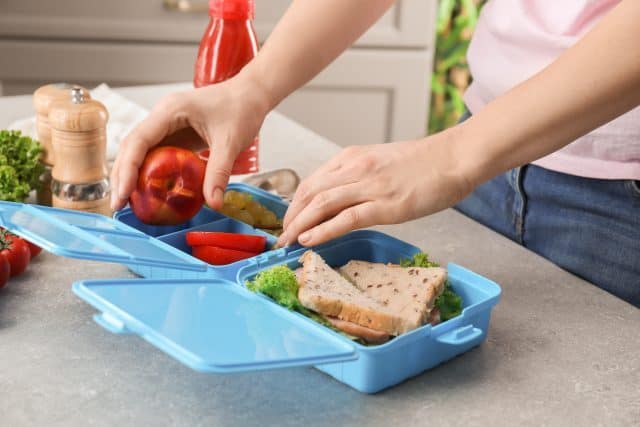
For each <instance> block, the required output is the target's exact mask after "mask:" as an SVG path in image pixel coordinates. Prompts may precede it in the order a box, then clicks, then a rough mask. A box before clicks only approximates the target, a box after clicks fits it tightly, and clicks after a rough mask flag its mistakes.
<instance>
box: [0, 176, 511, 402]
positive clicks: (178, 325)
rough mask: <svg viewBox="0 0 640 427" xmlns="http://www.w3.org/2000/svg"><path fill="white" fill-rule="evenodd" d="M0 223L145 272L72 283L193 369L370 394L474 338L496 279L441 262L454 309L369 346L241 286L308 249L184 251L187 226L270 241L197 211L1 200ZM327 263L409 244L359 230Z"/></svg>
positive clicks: (240, 187)
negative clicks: (174, 217) (304, 380)
mask: <svg viewBox="0 0 640 427" xmlns="http://www.w3.org/2000/svg"><path fill="white" fill-rule="evenodd" d="M229 188H230V189H234V190H236V191H243V192H248V193H250V194H251V195H252V196H253V198H254V199H256V200H257V201H259V202H261V203H263V204H264V205H266V206H267V207H269V208H270V209H271V210H272V211H274V212H275V213H276V215H278V216H282V215H283V214H284V211H285V210H286V208H287V205H286V203H284V202H283V201H281V200H280V199H279V198H277V197H275V196H273V195H272V194H269V193H267V192H264V191H262V190H260V189H257V188H255V187H251V186H248V185H244V184H232V185H230V186H229ZM0 225H2V226H3V227H5V228H7V229H9V230H11V231H12V232H14V233H16V234H18V235H20V236H22V237H25V238H27V239H29V240H31V241H32V242H34V243H36V244H38V245H40V246H41V247H43V248H44V249H46V250H48V251H50V252H53V253H56V254H59V255H63V256H68V257H73V258H79V259H90V260H102V261H108V262H116V263H120V264H124V265H126V266H127V267H128V268H130V269H131V270H132V271H134V272H136V273H138V274H140V275H141V276H143V277H145V279H113V280H93V281H81V282H77V283H74V284H73V291H74V292H75V293H76V294H77V295H78V296H79V297H80V298H82V299H83V300H85V301H86V302H88V303H89V304H91V305H92V306H93V307H95V308H96V309H97V310H98V312H99V313H98V314H96V315H95V316H94V319H95V321H96V322H97V323H98V324H100V325H101V326H103V327H104V328H106V329H108V330H109V331H111V332H114V333H122V334H124V333H133V334H137V335H140V336H141V337H142V338H144V339H145V340H147V341H148V342H150V343H151V344H153V345H154V346H156V347H158V348H160V349H161V350H163V351H164V352H166V353H167V354H169V355H171V356H172V357H174V358H176V359H177V360H179V361H180V362H182V363H184V364H185V365H187V366H189V367H191V368H193V369H195V370H197V371H201V372H213V373H233V372H246V371H256V370H264V369H276V368H287V367H293V366H315V367H316V368H317V369H319V370H321V371H323V372H325V373H327V374H329V375H331V376H332V377H334V378H336V379H337V380H338V381H341V382H343V383H345V384H348V385H349V386H351V387H353V388H355V389H357V390H359V391H362V392H365V393H375V392H378V391H380V390H383V389H385V388H388V387H390V386H393V385H395V384H398V383H400V382H402V381H404V380H406V379H407V378H410V377H412V376H415V375H418V374H420V373H421V372H423V371H425V370H427V369H430V368H432V367H434V366H436V365H438V364H440V363H443V362H445V361H447V360H449V359H451V358H452V357H454V356H456V355H459V354H461V353H464V352H466V351H467V350H469V349H471V348H473V347H475V346H477V345H479V344H480V343H481V342H482V341H483V340H484V339H485V337H486V334H487V330H488V327H489V320H490V316H491V309H492V308H493V306H495V304H497V302H498V300H499V297H500V287H499V286H498V285H497V284H496V283H494V282H492V281H490V280H488V279H486V278H484V277H482V276H480V275H478V274H475V273H473V272H471V271H469V270H467V269H465V268H463V267H461V266H459V265H456V264H453V263H450V264H448V265H447V270H448V277H449V281H450V283H451V285H452V286H453V288H454V290H455V291H456V292H457V293H458V294H459V295H460V296H461V297H462V300H463V307H464V309H463V312H462V314H461V315H460V316H458V317H455V318H453V319H450V320H448V321H446V322H443V323H441V324H439V325H437V326H431V325H425V326H422V327H420V328H418V329H416V330H414V331H411V332H409V333H406V334H403V335H401V336H399V337H396V338H394V339H392V340H391V341H389V342H387V343H385V344H382V345H377V346H364V345H361V344H358V343H356V342H353V341H351V340H349V339H347V338H346V337H344V336H342V335H340V334H338V333H336V332H334V331H332V330H330V329H328V328H326V327H324V326H322V325H320V324H318V323H316V322H315V321H313V320H311V319H309V318H307V317H305V316H303V315H301V314H299V313H296V312H292V311H289V310H287V309H286V308H284V307H281V306H279V305H278V304H276V303H274V302H273V301H271V300H270V299H269V298H268V297H266V296H263V295H260V294H255V293H253V292H251V291H249V290H248V289H246V288H245V285H244V284H245V282H246V281H247V280H251V279H252V278H253V277H254V276H255V275H256V274H257V273H258V272H260V271H262V270H265V269H268V268H270V267H272V266H274V265H280V264H287V265H289V266H290V267H292V268H296V267H297V266H299V264H298V261H297V260H298V258H299V257H300V256H301V255H302V253H304V251H305V250H307V249H306V248H303V247H301V246H291V247H287V248H280V249H277V250H270V251H266V252H264V253H262V254H260V255H258V256H256V257H253V258H249V259H246V260H242V261H238V262H235V263H232V264H229V265H226V266H211V265H208V264H206V263H203V262H202V261H200V260H198V259H196V258H194V257H192V256H191V255H189V250H188V247H187V246H186V243H185V233H186V232H187V231H191V230H203V231H230V232H239V233H249V234H260V235H265V236H267V240H268V245H269V247H270V246H271V244H272V243H274V242H275V238H274V237H273V236H271V235H268V234H267V233H264V232H262V231H260V230H256V229H254V228H253V227H251V226H249V225H247V224H244V223H241V222H239V221H236V220H233V219H231V218H227V217H225V216H223V215H221V214H219V213H217V212H215V211H213V210H210V209H208V208H203V209H202V210H201V211H200V213H198V215H196V216H195V217H194V218H193V219H192V220H191V221H189V222H188V223H186V224H182V225H180V226H175V227H173V226H172V227H157V226H148V225H146V224H142V223H140V222H139V221H138V220H137V218H135V216H133V214H132V213H131V211H130V210H129V209H124V210H123V211H120V212H118V213H117V214H116V215H115V218H114V219H112V218H107V217H104V216H101V215H96V214H89V213H84V212H77V211H69V210H62V209H55V208H47V207H42V206H35V205H25V204H19V203H11V202H0ZM313 249H314V250H315V251H316V252H318V253H319V254H320V255H321V256H322V257H323V258H324V259H325V260H326V261H327V263H328V264H329V265H331V266H334V267H337V266H341V265H343V264H346V263H347V262H348V261H349V260H352V259H360V260H365V261H371V262H383V263H387V262H392V263H397V262H398V261H399V260H400V258H408V257H410V256H412V255H413V254H414V253H416V252H419V249H418V248H416V247H415V246H412V245H410V244H408V243H406V242H403V241H400V240H398V239H395V238H393V237H391V236H388V235H386V234H383V233H380V232H376V231H369V230H362V231H355V232H352V233H349V234H347V235H344V236H342V237H340V238H338V239H335V240H332V241H330V242H327V243H325V244H322V245H319V246H316V247H314V248H313Z"/></svg>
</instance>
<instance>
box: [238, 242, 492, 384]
mask: <svg viewBox="0 0 640 427" xmlns="http://www.w3.org/2000/svg"><path fill="white" fill-rule="evenodd" d="M306 250H307V249H306V248H300V249H297V250H294V251H292V252H290V253H289V254H288V255H287V256H286V258H285V259H284V260H283V262H282V264H286V265H288V266H289V267H290V268H292V269H296V268H298V267H300V263H299V262H298V259H299V258H300V256H301V255H302V254H303V253H304V252H305V251H306ZM313 250H314V251H315V252H317V253H318V254H319V255H320V256H322V258H323V259H324V260H325V261H326V262H327V264H329V265H330V266H331V267H334V268H337V267H340V266H342V265H344V264H346V263H347V262H349V261H350V260H362V261H369V262H379V263H393V264H397V263H399V262H400V260H401V259H402V258H410V257H412V256H413V254H415V253H417V252H419V249H418V248H416V247H415V246H413V245H410V244H408V243H405V242H402V241H400V240H398V239H395V238H392V237H390V236H387V235H385V234H382V233H378V232H374V231H368V230H362V231H355V232H352V233H349V234H347V235H345V236H343V237H341V238H338V239H336V240H334V241H332V242H328V243H326V244H323V245H320V246H317V247H315V248H313ZM274 265H275V264H274ZM264 269H265V267H264V266H261V265H249V266H247V267H244V268H242V269H241V270H240V271H239V272H238V278H237V282H238V283H245V282H246V281H247V280H252V279H253V278H254V277H255V274H257V273H258V272H260V271H263V270H264ZM447 270H448V280H449V282H450V284H451V286H452V287H453V289H454V291H456V293H458V294H459V295H460V296H461V298H462V305H463V312H462V314H461V315H459V316H457V317H455V318H453V319H449V320H448V321H446V322H443V323H440V324H439V325H436V326H433V327H432V326H431V325H425V326H422V327H420V328H418V329H416V330H414V331H411V332H409V333H406V334H403V335H401V336H399V337H395V338H393V339H392V340H390V341H389V342H387V343H385V344H381V345H376V346H365V345H361V344H359V343H356V342H353V341H351V340H349V339H348V338H346V337H344V336H342V335H340V334H337V335H338V336H339V337H340V338H341V339H343V340H344V341H345V342H350V343H352V344H353V345H354V347H355V348H356V351H357V353H358V359H356V360H353V361H348V362H339V363H332V364H322V365H317V366H316V368H318V369H319V370H321V371H323V372H325V373H327V374H329V375H331V376H332V377H334V378H336V379H337V380H338V381H341V382H343V383H345V384H348V385H350V386H351V387H353V388H355V389H357V390H359V391H362V392H365V393H375V392H378V391H380V390H383V389H385V388H388V387H390V386H393V385H395V384H398V383H399V382H402V381H404V380H406V379H408V378H410V377H413V376H415V375H418V374H420V373H421V372H424V371H426V370H428V369H431V368H433V367H434V366H437V365H439V364H440V363H443V362H445V361H447V360H449V359H451V358H452V357H455V356H457V355H459V354H462V353H464V352H466V351H468V350H469V349H471V348H473V347H475V346H477V345H479V344H480V343H481V342H482V341H483V340H484V339H485V337H486V331H487V329H488V326H489V320H490V313H491V309H492V308H493V306H494V305H495V304H496V303H497V302H498V298H499V295H500V288H499V286H498V285H496V284H495V283H493V282H491V281H489V280H487V279H485V278H483V277H482V276H479V275H477V274H475V273H472V272H471V271H469V270H466V269H464V268H462V267H460V266H458V265H456V264H453V263H451V264H449V265H448V266H447ZM263 297H264V298H265V299H267V300H268V301H269V302H270V303H272V304H276V303H275V302H274V301H273V300H271V299H270V298H268V297H266V296H263ZM298 316H299V317H300V318H301V319H303V320H306V321H311V322H314V323H315V321H313V320H311V319H308V318H306V317H305V316H303V315H300V314H299V315H298ZM318 326H319V327H323V326H322V325H319V324H318Z"/></svg>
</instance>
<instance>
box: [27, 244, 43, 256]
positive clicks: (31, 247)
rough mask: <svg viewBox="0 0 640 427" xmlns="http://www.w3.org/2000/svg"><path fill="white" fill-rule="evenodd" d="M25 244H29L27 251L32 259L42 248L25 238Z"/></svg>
mask: <svg viewBox="0 0 640 427" xmlns="http://www.w3.org/2000/svg"><path fill="white" fill-rule="evenodd" d="M25 242H27V245H29V252H30V253H31V259H34V258H35V257H36V256H37V255H38V254H39V253H40V252H42V248H41V247H40V246H38V245H35V244H33V243H31V242H30V241H28V240H25Z"/></svg>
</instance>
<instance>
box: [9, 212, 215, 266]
mask: <svg viewBox="0 0 640 427" xmlns="http://www.w3.org/2000/svg"><path fill="white" fill-rule="evenodd" d="M0 226H2V227H4V228H6V229H8V230H11V232H12V233H14V234H17V235H19V236H21V237H24V238H25V239H27V240H29V241H31V242H32V243H35V244H36V245H38V246H40V247H42V248H43V249H46V250H47V251H49V252H52V253H54V254H56V255H62V256H66V257H69V258H78V259H88V260H94V261H107V262H115V263H119V264H125V265H144V266H152V267H163V268H171V269H176V270H189V271H206V270H207V264H206V263H204V262H202V261H200V260H198V259H196V258H194V257H191V256H189V255H188V254H186V253H184V252H182V251H180V250H177V249H175V248H173V247H172V246H170V245H168V244H166V243H164V242H161V241H159V240H158V239H154V238H152V237H151V236H148V235H147V234H145V233H143V232H141V231H139V230H136V229H135V228H133V227H130V226H128V225H126V224H124V223H122V222H120V221H116V220H114V219H112V218H108V217H105V216H103V215H99V214H94V213H89V212H80V211H72V210H67V209H57V208H50V207H45V206H38V205H30V204H23V203H14V202H5V201H0Z"/></svg>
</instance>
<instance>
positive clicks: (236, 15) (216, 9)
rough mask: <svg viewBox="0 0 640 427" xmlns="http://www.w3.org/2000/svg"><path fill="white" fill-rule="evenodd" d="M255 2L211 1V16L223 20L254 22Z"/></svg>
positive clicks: (252, 0)
mask: <svg viewBox="0 0 640 427" xmlns="http://www.w3.org/2000/svg"><path fill="white" fill-rule="evenodd" d="M254 12H255V3H254V0H209V16H212V17H215V18H222V19H237V20H248V19H250V20H252V19H253V16H254Z"/></svg>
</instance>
